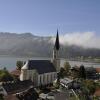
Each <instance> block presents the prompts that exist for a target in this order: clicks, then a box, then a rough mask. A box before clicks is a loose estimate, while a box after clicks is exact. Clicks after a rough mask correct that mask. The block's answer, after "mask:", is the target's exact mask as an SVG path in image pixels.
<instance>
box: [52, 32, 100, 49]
mask: <svg viewBox="0 0 100 100" xmlns="http://www.w3.org/2000/svg"><path fill="white" fill-rule="evenodd" d="M54 41H55V39H54V38H53V42H54ZM60 44H62V45H77V46H83V47H86V48H87V47H88V48H100V37H97V35H96V34H95V33H94V32H83V33H81V32H75V33H66V34H65V35H60Z"/></svg>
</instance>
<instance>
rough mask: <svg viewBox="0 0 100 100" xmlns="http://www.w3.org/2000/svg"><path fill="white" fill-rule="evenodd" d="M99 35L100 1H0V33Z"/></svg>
mask: <svg viewBox="0 0 100 100" xmlns="http://www.w3.org/2000/svg"><path fill="white" fill-rule="evenodd" d="M57 28H58V29H59V33H60V34H65V33H73V32H79V33H81V34H83V33H84V32H94V33H95V35H99V33H100V0H0V31H2V32H18V33H24V32H32V33H33V34H35V35H54V34H56V30H57Z"/></svg>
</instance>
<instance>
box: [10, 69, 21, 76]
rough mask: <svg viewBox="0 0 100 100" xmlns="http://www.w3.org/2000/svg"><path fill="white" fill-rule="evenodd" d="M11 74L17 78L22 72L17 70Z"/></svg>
mask: <svg viewBox="0 0 100 100" xmlns="http://www.w3.org/2000/svg"><path fill="white" fill-rule="evenodd" d="M11 74H12V75H15V76H19V75H20V74H21V71H20V70H17V69H15V70H13V71H12V72H11Z"/></svg>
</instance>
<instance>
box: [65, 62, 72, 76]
mask: <svg viewBox="0 0 100 100" xmlns="http://www.w3.org/2000/svg"><path fill="white" fill-rule="evenodd" d="M70 68H71V66H70V64H69V62H67V61H66V62H65V63H64V70H65V76H66V75H69V71H70Z"/></svg>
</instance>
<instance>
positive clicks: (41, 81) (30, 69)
mask: <svg viewBox="0 0 100 100" xmlns="http://www.w3.org/2000/svg"><path fill="white" fill-rule="evenodd" d="M59 49H60V45H59V35H58V30H57V36H56V41H55V45H54V49H53V58H52V59H51V60H28V61H27V62H26V64H25V65H24V66H23V67H22V68H21V74H20V80H21V81H24V80H29V79H30V80H31V81H32V82H33V83H34V86H41V85H48V84H51V83H53V81H54V80H55V79H56V78H57V72H58V71H59V69H60V59H59Z"/></svg>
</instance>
